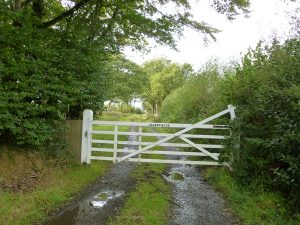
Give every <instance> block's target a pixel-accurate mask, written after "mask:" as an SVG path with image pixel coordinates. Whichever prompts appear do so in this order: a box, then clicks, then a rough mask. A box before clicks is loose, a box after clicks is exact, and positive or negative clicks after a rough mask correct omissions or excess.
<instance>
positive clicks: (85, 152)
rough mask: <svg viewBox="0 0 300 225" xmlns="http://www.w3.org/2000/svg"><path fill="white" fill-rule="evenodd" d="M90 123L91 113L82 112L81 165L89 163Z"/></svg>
mask: <svg viewBox="0 0 300 225" xmlns="http://www.w3.org/2000/svg"><path fill="white" fill-rule="evenodd" d="M92 121H93V111H92V110H90V109H86V110H84V111H83V119H82V142H81V164H82V163H87V164H90V163H91V158H90V157H91V148H92Z"/></svg>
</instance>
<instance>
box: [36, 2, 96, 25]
mask: <svg viewBox="0 0 300 225" xmlns="http://www.w3.org/2000/svg"><path fill="white" fill-rule="evenodd" d="M90 1H91V0H81V1H80V2H78V3H76V4H75V5H74V6H73V7H72V8H71V9H69V10H67V11H65V12H63V13H62V14H60V15H59V16H57V17H55V18H53V19H52V20H49V21H47V22H44V23H43V24H42V25H41V26H40V27H42V28H47V27H50V26H52V25H54V24H56V23H58V22H59V21H61V20H63V19H64V18H66V17H68V16H71V15H73V13H74V12H75V11H77V10H79V9H80V8H82V7H83V6H84V5H85V4H86V3H88V2H90Z"/></svg>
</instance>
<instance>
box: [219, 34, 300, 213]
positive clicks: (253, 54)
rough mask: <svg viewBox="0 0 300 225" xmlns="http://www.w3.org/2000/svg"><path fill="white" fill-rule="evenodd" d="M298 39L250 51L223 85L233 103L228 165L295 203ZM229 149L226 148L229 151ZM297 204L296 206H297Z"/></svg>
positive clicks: (299, 183)
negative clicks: (232, 154) (233, 139)
mask: <svg viewBox="0 0 300 225" xmlns="http://www.w3.org/2000/svg"><path fill="white" fill-rule="evenodd" d="M299 68H300V41H299V40H296V39H292V40H288V41H287V42H286V43H284V44H282V45H280V44H278V43H277V42H276V41H275V42H274V43H273V45H272V46H271V47H262V45H261V44H260V45H259V46H258V47H257V49H255V50H251V51H249V53H248V54H247V55H246V56H245V57H244V59H243V62H242V65H241V66H240V68H238V71H237V74H236V75H235V76H232V77H227V79H226V80H225V81H224V84H223V87H224V88H223V90H224V92H223V93H222V94H223V97H224V99H223V100H225V101H226V102H231V103H233V104H234V105H235V106H237V115H238V118H239V121H238V124H239V128H238V132H236V135H237V136H239V138H240V150H239V155H238V157H236V158H235V161H234V163H233V167H234V169H235V175H236V177H238V178H239V180H240V181H241V182H243V183H245V184H252V185H253V186H256V187H257V186H259V187H261V188H262V189H268V190H275V191H280V192H282V193H283V194H284V195H285V196H286V197H288V198H289V199H290V202H291V203H292V204H294V205H296V206H297V207H299V204H300V198H299V189H300V179H299V174H300V167H299V165H300V148H299V146H300V136H299V134H300V120H299V118H300V116H299V115H300V114H299V112H300V104H299V103H300V94H299V93H300V70H299ZM234 149H235V147H232V148H231V150H232V151H235V150H234ZM297 207H296V208H297Z"/></svg>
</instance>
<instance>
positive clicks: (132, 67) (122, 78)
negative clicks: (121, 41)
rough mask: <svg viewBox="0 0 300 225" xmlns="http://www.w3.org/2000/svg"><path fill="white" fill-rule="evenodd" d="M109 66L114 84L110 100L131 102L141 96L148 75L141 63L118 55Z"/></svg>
mask: <svg viewBox="0 0 300 225" xmlns="http://www.w3.org/2000/svg"><path fill="white" fill-rule="evenodd" d="M109 67H110V75H111V81H112V84H111V93H110V95H109V96H108V100H110V101H111V102H124V103H126V104H130V102H131V101H132V100H133V99H134V98H138V97H141V94H142V91H143V88H144V86H146V85H147V84H146V83H147V77H146V74H145V73H144V71H143V70H142V68H141V67H140V66H139V65H137V64H135V63H134V62H132V61H130V60H128V59H126V58H124V57H123V56H122V55H116V56H113V57H112V58H111V60H110V61H109Z"/></svg>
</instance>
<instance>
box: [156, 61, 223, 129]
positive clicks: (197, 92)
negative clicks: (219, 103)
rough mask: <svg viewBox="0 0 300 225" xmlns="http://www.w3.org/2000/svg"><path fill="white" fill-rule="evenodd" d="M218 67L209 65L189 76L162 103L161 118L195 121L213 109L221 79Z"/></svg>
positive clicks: (164, 119) (163, 119)
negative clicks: (212, 104)
mask: <svg viewBox="0 0 300 225" xmlns="http://www.w3.org/2000/svg"><path fill="white" fill-rule="evenodd" d="M220 79H221V78H220V76H219V72H218V68H217V67H216V66H215V65H209V66H208V67H207V68H205V69H204V70H203V71H202V72H199V73H198V74H196V75H194V76H191V77H189V79H188V80H187V81H186V83H185V84H184V85H183V86H182V87H180V88H178V89H176V90H175V91H173V92H172V93H171V94H170V95H168V96H167V97H166V98H165V100H164V101H163V103H162V108H161V113H160V118H161V120H162V121H164V122H184V123H186V122H195V121H196V120H197V119H199V118H201V119H203V118H205V117H206V116H207V115H209V113H210V112H211V111H212V109H211V103H212V102H214V101H216V97H217V96H216V94H215V90H216V88H217V86H218V83H219V80H220Z"/></svg>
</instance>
